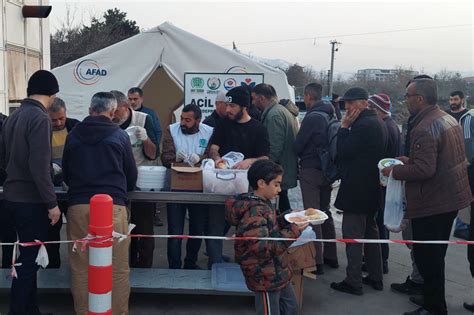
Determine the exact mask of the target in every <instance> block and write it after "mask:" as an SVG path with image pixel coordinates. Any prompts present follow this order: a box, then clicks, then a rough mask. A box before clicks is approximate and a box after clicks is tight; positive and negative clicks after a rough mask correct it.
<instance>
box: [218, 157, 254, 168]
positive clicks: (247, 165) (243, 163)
mask: <svg viewBox="0 0 474 315" xmlns="http://www.w3.org/2000/svg"><path fill="white" fill-rule="evenodd" d="M252 164H253V160H252V159H245V160H243V161H240V162H239V163H237V164H235V165H234V167H233V168H234V169H238V170H246V169H249V168H250V166H252ZM216 165H217V164H216Z"/></svg>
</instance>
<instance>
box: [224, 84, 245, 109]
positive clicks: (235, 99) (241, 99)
mask: <svg viewBox="0 0 474 315" xmlns="http://www.w3.org/2000/svg"><path fill="white" fill-rule="evenodd" d="M226 97H227V100H226V102H227V103H234V104H237V105H240V106H243V107H249V106H250V94H249V91H248V88H246V87H243V86H238V87H235V88H233V89H232V90H230V91H229V92H227V94H226Z"/></svg>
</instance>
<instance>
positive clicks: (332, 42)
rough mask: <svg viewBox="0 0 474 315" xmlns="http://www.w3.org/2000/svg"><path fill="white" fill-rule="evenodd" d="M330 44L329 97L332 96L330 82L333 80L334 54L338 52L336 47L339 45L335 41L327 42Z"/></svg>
mask: <svg viewBox="0 0 474 315" xmlns="http://www.w3.org/2000/svg"><path fill="white" fill-rule="evenodd" d="M329 44H331V70H329V95H328V96H329V97H331V95H332V80H333V78H334V53H335V52H336V51H338V50H339V48H337V47H336V45H339V44H341V43H339V42H338V41H337V40H332V41H330V42H329Z"/></svg>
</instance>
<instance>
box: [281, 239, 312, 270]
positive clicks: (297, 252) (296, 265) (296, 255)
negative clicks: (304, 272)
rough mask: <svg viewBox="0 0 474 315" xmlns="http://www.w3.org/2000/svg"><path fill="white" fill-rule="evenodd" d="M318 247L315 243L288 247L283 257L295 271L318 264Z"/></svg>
mask: <svg viewBox="0 0 474 315" xmlns="http://www.w3.org/2000/svg"><path fill="white" fill-rule="evenodd" d="M315 257H316V248H315V247H314V243H313V242H310V243H306V244H304V245H301V246H297V247H293V248H288V250H287V252H286V253H285V256H284V258H283V259H286V261H287V263H288V265H289V266H290V268H291V269H292V270H293V271H295V272H296V271H297V270H301V269H304V268H311V267H314V266H316V260H315Z"/></svg>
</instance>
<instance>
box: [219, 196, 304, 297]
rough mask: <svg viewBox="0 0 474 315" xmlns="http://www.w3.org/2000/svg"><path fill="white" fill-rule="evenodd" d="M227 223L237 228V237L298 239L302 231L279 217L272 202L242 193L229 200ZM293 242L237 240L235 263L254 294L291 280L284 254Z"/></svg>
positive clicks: (282, 285) (278, 287)
mask: <svg viewBox="0 0 474 315" xmlns="http://www.w3.org/2000/svg"><path fill="white" fill-rule="evenodd" d="M226 220H227V222H229V224H231V225H235V226H236V227H237V228H236V236H238V237H240V236H250V237H275V238H277V237H287V238H297V237H299V236H300V234H301V232H300V231H299V230H298V228H297V227H296V225H295V224H290V223H288V222H286V221H285V219H284V217H283V215H280V216H279V217H277V216H276V211H275V209H274V208H273V207H272V205H271V203H270V201H268V200H264V199H262V198H260V197H258V196H255V195H253V194H242V195H238V196H236V197H235V198H234V197H232V198H229V199H227V200H226ZM291 243H292V242H291V241H236V242H235V245H234V249H235V260H236V262H237V263H238V264H239V265H240V268H241V269H242V272H243V274H244V276H245V282H246V283H247V287H248V288H249V289H250V290H252V291H255V292H256V291H275V290H280V289H282V288H283V287H285V286H286V285H287V284H288V282H289V281H290V280H291V270H290V269H289V267H288V265H287V264H286V263H284V262H283V259H282V255H283V254H284V253H285V252H286V250H287V248H288V247H289V246H290V245H291Z"/></svg>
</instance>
